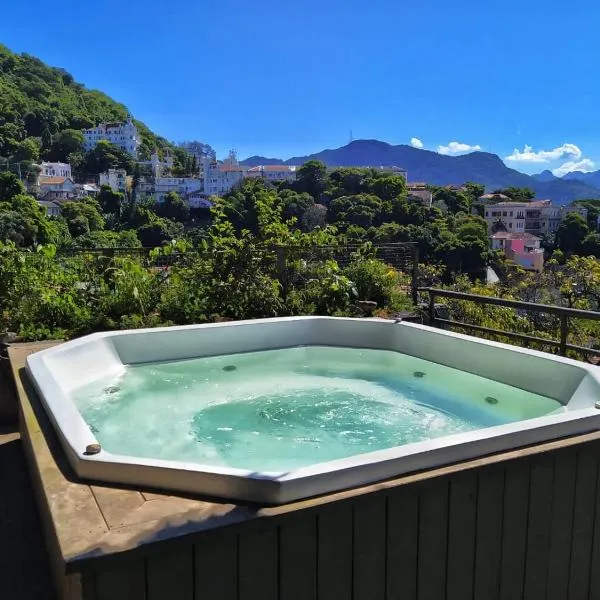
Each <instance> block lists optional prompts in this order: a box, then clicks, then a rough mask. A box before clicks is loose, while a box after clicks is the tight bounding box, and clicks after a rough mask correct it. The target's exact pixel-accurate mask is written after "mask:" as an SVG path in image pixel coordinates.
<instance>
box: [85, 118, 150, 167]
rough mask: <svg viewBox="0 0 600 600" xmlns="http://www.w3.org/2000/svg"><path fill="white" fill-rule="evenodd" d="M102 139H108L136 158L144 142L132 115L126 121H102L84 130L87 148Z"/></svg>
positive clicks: (93, 146)
mask: <svg viewBox="0 0 600 600" xmlns="http://www.w3.org/2000/svg"><path fill="white" fill-rule="evenodd" d="M100 140H107V141H108V142H110V143H111V144H114V145H115V146H118V147H119V148H121V149H123V150H125V151H126V152H129V154H131V155H132V156H133V157H135V158H137V153H138V148H139V147H140V145H141V143H142V139H141V136H140V133H139V131H138V129H137V127H136V126H135V125H134V124H133V121H132V120H131V116H129V117H127V121H126V122H125V123H100V125H98V126H97V127H92V128H91V129H84V130H83V147H84V148H85V150H88V151H89V150H92V149H93V148H95V146H96V144H97V143H98V142H99V141H100Z"/></svg>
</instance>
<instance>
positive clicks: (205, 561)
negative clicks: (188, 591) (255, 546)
mask: <svg viewBox="0 0 600 600" xmlns="http://www.w3.org/2000/svg"><path fill="white" fill-rule="evenodd" d="M194 569H195V576H194V586H195V594H196V595H195V600H237V597H238V542H237V536H236V535H235V534H233V533H222V534H220V535H213V534H208V535H205V536H203V537H202V538H200V540H199V541H198V542H196V544H194Z"/></svg>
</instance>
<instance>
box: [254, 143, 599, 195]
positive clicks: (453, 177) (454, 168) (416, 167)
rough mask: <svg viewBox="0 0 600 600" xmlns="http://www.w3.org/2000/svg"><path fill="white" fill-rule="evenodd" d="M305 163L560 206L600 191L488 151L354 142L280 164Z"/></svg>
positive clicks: (257, 160) (278, 161)
mask: <svg viewBox="0 0 600 600" xmlns="http://www.w3.org/2000/svg"><path fill="white" fill-rule="evenodd" d="M308 160H320V161H323V162H324V163H325V164H326V165H328V166H332V167H333V166H379V165H383V166H390V165H396V166H398V167H402V168H404V169H406V170H407V171H408V175H409V180H410V181H426V182H427V183H431V184H435V185H446V184H450V183H454V184H460V183H464V182H466V181H474V182H477V183H482V184H484V185H485V186H486V189H487V190H488V191H492V190H494V189H498V188H505V187H510V186H516V187H530V188H532V189H533V190H535V192H536V194H537V195H538V197H541V198H549V199H551V200H554V201H555V202H559V203H566V202H570V201H572V200H575V199H578V198H593V197H600V190H599V189H597V188H596V187H594V186H592V185H588V184H587V183H585V182H583V181H576V180H566V179H565V180H563V179H557V178H554V179H552V180H542V181H539V180H537V179H536V178H535V177H532V176H530V175H526V174H525V173H520V172H519V171H515V170H514V169H510V168H509V167H507V166H506V165H505V164H504V163H503V162H502V160H501V159H500V158H499V157H498V156H497V155H495V154H490V153H488V152H472V153H471V154H465V155H462V156H445V155H442V154H438V153H437V152H431V151H429V150H419V149H417V148H413V147H412V146H405V145H399V146H392V145H391V144H387V143H386V142H380V141H378V140H356V141H354V142H351V143H350V144H348V145H346V146H343V147H341V148H337V149H334V150H323V151H322V152H317V153H316V154H311V155H309V156H295V157H292V158H290V159H289V160H286V161H283V164H287V165H299V164H302V163H305V162H306V161H308ZM243 164H253V165H257V164H282V161H281V159H269V158H264V157H260V156H253V157H252V158H251V159H248V162H246V161H244V163H243ZM543 179H545V178H543Z"/></svg>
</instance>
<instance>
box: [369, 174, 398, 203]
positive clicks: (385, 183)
mask: <svg viewBox="0 0 600 600" xmlns="http://www.w3.org/2000/svg"><path fill="white" fill-rule="evenodd" d="M364 186H365V191H366V192H368V193H371V194H374V195H375V196H377V197H378V198H381V199H382V200H394V199H395V198H399V197H400V196H405V195H406V180H405V179H404V177H402V176H401V175H389V174H380V173H377V172H375V174H373V175H372V176H371V177H369V178H367V179H365V181H364Z"/></svg>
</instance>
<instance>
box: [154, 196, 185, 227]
mask: <svg viewBox="0 0 600 600" xmlns="http://www.w3.org/2000/svg"><path fill="white" fill-rule="evenodd" d="M154 212H156V214H157V215H159V216H161V217H165V218H166V219H171V220H173V221H180V222H182V223H183V222H185V221H187V220H188V219H189V217H190V205H189V204H188V203H187V202H185V201H184V200H182V198H181V196H180V195H179V194H178V193H177V192H169V193H168V194H167V195H166V196H165V199H164V201H163V202H159V203H158V204H156V206H155V207H154Z"/></svg>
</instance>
